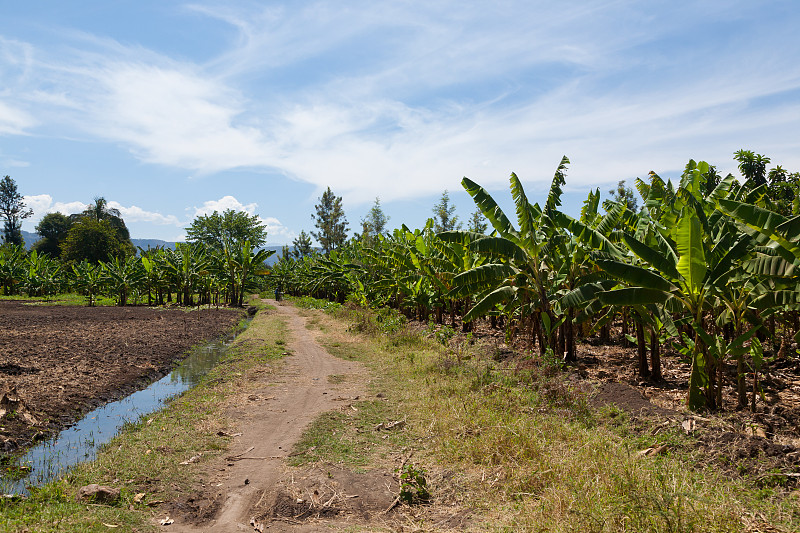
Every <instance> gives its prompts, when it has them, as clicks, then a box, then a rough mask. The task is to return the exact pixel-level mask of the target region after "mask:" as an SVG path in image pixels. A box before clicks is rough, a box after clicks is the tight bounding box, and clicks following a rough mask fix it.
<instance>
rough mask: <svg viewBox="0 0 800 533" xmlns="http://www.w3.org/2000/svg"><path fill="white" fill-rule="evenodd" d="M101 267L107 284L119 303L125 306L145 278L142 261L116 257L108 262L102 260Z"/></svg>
mask: <svg viewBox="0 0 800 533" xmlns="http://www.w3.org/2000/svg"><path fill="white" fill-rule="evenodd" d="M100 267H101V269H102V272H103V275H104V276H105V278H106V284H107V286H108V287H109V288H110V289H111V290H112V291H113V292H114V293H115V294H116V297H117V305H118V306H120V307H124V306H125V305H127V303H128V296H129V295H130V293H131V291H132V290H135V289H137V288H138V287H139V286H140V285H141V284H142V282H143V281H144V279H145V272H144V270H143V269H142V265H141V263H140V262H139V261H137V260H136V259H135V258H132V257H124V258H120V257H115V258H114V259H113V260H111V261H109V262H107V263H106V262H103V261H100Z"/></svg>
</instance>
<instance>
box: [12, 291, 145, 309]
mask: <svg viewBox="0 0 800 533" xmlns="http://www.w3.org/2000/svg"><path fill="white" fill-rule="evenodd" d="M0 300H11V301H23V302H29V303H30V305H70V306H73V305H79V306H80V305H83V306H85V305H86V297H85V296H83V295H82V294H77V293H67V294H58V295H55V296H22V295H13V296H0ZM130 303H131V304H134V303H136V302H134V300H133V299H131V301H130ZM144 303H147V298H145V300H144ZM116 304H117V301H116V299H114V298H111V297H108V296H97V297H96V299H95V306H99V307H102V306H109V307H110V306H114V305H116Z"/></svg>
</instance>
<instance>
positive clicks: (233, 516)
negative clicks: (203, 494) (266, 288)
mask: <svg viewBox="0 0 800 533" xmlns="http://www.w3.org/2000/svg"><path fill="white" fill-rule="evenodd" d="M267 302H268V303H270V304H272V305H274V306H275V307H276V308H277V309H278V313H280V314H281V315H282V316H284V317H286V319H287V326H288V330H289V333H290V338H289V341H288V343H287V348H288V351H289V352H290V353H291V354H292V355H289V356H287V357H286V358H285V359H284V363H283V368H282V369H281V370H279V371H278V372H277V373H276V374H272V375H269V376H266V377H265V378H264V379H263V382H262V384H263V388H261V389H259V390H257V391H255V392H254V391H248V393H249V395H251V396H252V395H253V394H254V393H255V394H257V395H258V394H261V395H263V396H265V397H269V398H270V399H269V400H268V401H258V402H248V401H247V399H246V398H244V399H243V402H242V403H243V405H241V404H240V405H238V406H237V407H236V408H235V410H234V412H233V413H231V418H233V419H234V420H235V424H236V426H237V428H238V429H237V430H236V431H237V432H241V433H242V434H241V435H240V436H237V437H236V438H235V440H234V444H233V445H232V446H231V448H230V450H229V452H228V453H227V454H226V456H227V457H236V456H237V455H239V456H241V457H251V458H259V459H240V460H236V461H228V460H226V459H225V458H224V457H221V458H219V459H216V460H215V463H214V464H211V465H209V472H216V473H217V475H216V476H214V477H215V478H216V479H208V480H207V487H208V488H207V489H206V491H209V490H213V491H214V494H211V495H207V496H209V497H210V498H213V499H214V500H215V501H217V502H220V507H219V509H218V510H216V512H214V516H213V518H212V519H211V520H207V521H205V522H203V523H199V524H197V523H195V524H193V523H191V518H192V517H189V516H187V517H175V523H174V524H172V525H170V526H168V527H165V528H163V529H164V530H165V531H170V532H187V533H196V532H212V531H213V532H215V533H233V532H236V533H239V532H241V531H253V527H252V526H251V525H250V519H251V516H250V511H251V509H252V508H253V507H254V505H255V504H256V502H257V500H258V499H259V498H260V497H261V495H262V494H263V493H264V491H267V492H268V491H270V489H272V488H275V487H276V486H277V485H278V482H279V481H280V479H281V476H282V474H283V472H284V468H285V465H286V462H285V460H286V458H287V457H288V455H289V453H290V452H291V449H292V447H293V446H294V444H295V443H296V442H297V441H298V440H299V439H300V436H301V435H302V433H303V431H304V430H305V429H306V427H307V426H308V424H309V423H311V422H312V421H313V420H314V419H315V418H316V417H318V416H319V415H320V414H321V413H324V412H325V411H330V410H333V409H336V408H337V407H340V406H341V402H340V401H338V402H337V401H335V400H334V399H335V398H337V397H340V396H355V395H363V394H364V382H365V381H366V379H367V378H366V375H367V374H366V370H365V369H364V367H363V365H361V364H360V363H356V362H352V361H345V360H342V359H338V358H336V357H334V356H332V355H330V354H329V353H328V352H327V351H326V350H325V349H324V348H323V347H322V346H320V344H319V343H318V342H317V340H316V338H315V336H316V335H315V333H314V332H312V331H309V330H308V329H307V328H306V319H305V318H304V317H302V316H300V314H299V313H298V311H297V309H296V308H294V307H293V306H291V305H282V304H281V303H279V302H275V301H274V300H267ZM332 374H346V375H348V376H349V377H350V378H352V377H353V376H354V375H355V376H359V377H358V378H356V379H348V380H347V382H346V383H343V384H337V385H332V384H330V383H329V382H328V376H330V375H332ZM261 458H266V459H261ZM216 485H218V486H216ZM198 518H199V517H194V521H195V522H196V521H197V519H198ZM287 526H288V525H287V524H285V523H283V524H282V523H279V522H273V523H272V524H271V527H270V528H269V531H281V530H283V529H284V528H285V527H287ZM295 530H296V529H295Z"/></svg>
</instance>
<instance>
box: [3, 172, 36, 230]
mask: <svg viewBox="0 0 800 533" xmlns="http://www.w3.org/2000/svg"><path fill="white" fill-rule="evenodd" d="M32 214H33V210H32V209H25V202H23V201H22V195H21V194H20V193H19V192H17V184H16V182H15V181H14V180H13V179H11V176H4V177H3V179H2V180H0V216H1V217H3V219H5V224H4V225H3V240H4V241H5V242H6V243H9V244H14V245H24V244H25V242H24V241H23V239H22V231H21V228H22V221H23V220H24V219H26V218H28V217H29V216H31V215H32Z"/></svg>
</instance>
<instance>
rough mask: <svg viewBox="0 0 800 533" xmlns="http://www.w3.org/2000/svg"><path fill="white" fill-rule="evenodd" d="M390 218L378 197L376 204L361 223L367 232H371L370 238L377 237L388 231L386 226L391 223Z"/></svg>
mask: <svg viewBox="0 0 800 533" xmlns="http://www.w3.org/2000/svg"><path fill="white" fill-rule="evenodd" d="M389 218H390V217H387V216H386V214H385V213H384V212H383V209H382V208H381V199H380V198H379V197H377V196H376V197H375V203H374V204H373V206H372V208H370V210H369V213H367V216H366V217H365V218H364V219H363V220H362V221H361V223H362V226H363V227H364V230H365V231H366V230H369V236H370V237H377V236H378V235H382V234H383V233H384V232H385V231H386V224H387V223H388V222H389Z"/></svg>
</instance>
